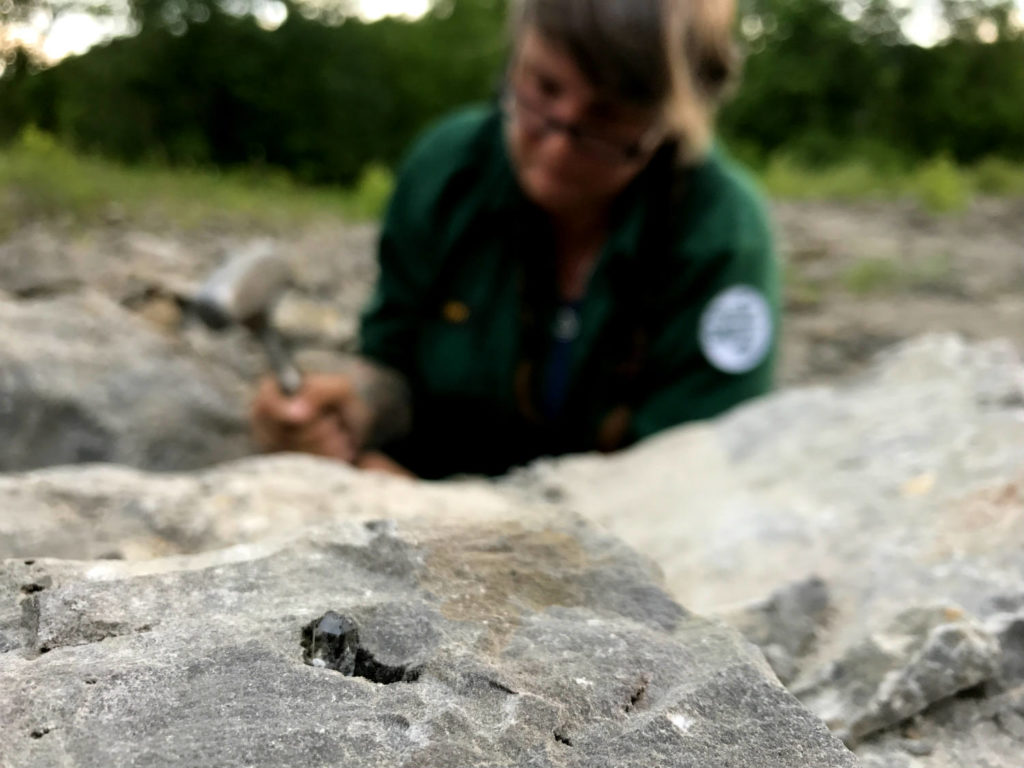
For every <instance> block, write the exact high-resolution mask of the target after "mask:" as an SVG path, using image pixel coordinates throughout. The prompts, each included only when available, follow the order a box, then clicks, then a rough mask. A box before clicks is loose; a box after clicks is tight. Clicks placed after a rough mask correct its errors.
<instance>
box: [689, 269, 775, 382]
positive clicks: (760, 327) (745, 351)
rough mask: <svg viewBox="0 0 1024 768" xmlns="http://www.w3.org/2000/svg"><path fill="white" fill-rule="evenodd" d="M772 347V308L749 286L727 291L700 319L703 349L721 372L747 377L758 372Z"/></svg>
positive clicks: (727, 289)
mask: <svg viewBox="0 0 1024 768" xmlns="http://www.w3.org/2000/svg"><path fill="white" fill-rule="evenodd" d="M771 343H772V311H771V308H770V307H769V306H768V301H767V300H766V299H765V297H764V296H763V295H762V294H761V292H760V291H758V290H757V289H755V288H752V287H750V286H749V285H734V286H732V287H731V288H726V289H725V290H724V291H722V292H721V293H719V294H718V295H717V296H715V298H713V299H712V300H711V301H710V302H709V303H708V305H707V306H706V307H705V308H704V313H703V314H702V315H701V317H700V348H701V350H702V351H703V352H704V357H706V358H707V359H708V362H710V363H711V364H712V365H713V366H715V368H717V369H718V370H720V371H725V372H726V373H746V372H747V371H749V370H751V369H753V368H756V367H757V366H758V365H759V364H760V363H761V361H762V360H764V359H765V357H766V356H767V354H768V350H769V349H770V348H771Z"/></svg>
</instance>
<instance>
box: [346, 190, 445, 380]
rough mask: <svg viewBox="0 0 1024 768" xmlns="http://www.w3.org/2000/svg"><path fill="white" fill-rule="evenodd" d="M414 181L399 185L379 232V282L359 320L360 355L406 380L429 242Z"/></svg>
mask: <svg viewBox="0 0 1024 768" xmlns="http://www.w3.org/2000/svg"><path fill="white" fill-rule="evenodd" d="M421 197H422V194H421V193H418V191H417V189H416V175H415V174H414V173H412V172H403V173H402V174H401V175H400V176H399V179H398V182H397V184H396V187H395V192H394V194H393V195H392V198H391V201H390V203H389V205H388V210H387V213H386V214H385V218H384V222H383V225H382V227H381V235H380V240H379V243H378V251H377V263H378V274H377V282H376V284H375V285H374V289H373V293H372V294H371V296H370V300H369V302H368V303H367V305H366V306H365V308H364V309H363V312H362V314H361V316H360V326H359V350H360V353H361V354H363V355H365V356H366V357H369V358H371V359H373V360H376V361H377V362H380V363H383V364H385V365H389V366H391V367H393V368H395V369H397V370H399V371H401V372H402V373H405V374H406V375H408V374H409V372H410V370H411V366H412V354H413V349H414V340H415V331H416V327H417V324H418V320H419V318H420V316H421V313H422V311H423V304H424V302H425V301H426V293H427V291H428V286H429V285H430V282H431V278H430V271H431V270H430V261H431V260H430V259H429V253H428V249H429V247H430V246H429V244H430V243H431V242H432V240H433V237H432V235H431V232H430V228H429V226H428V222H427V221H426V217H424V216H423V215H421V214H420V212H419V209H420V208H422V207H423V201H422V199H421Z"/></svg>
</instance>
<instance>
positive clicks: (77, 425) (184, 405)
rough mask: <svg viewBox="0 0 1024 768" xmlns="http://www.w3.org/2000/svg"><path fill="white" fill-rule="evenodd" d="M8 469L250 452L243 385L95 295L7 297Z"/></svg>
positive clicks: (2, 422) (175, 461) (197, 462)
mask: <svg viewBox="0 0 1024 768" xmlns="http://www.w3.org/2000/svg"><path fill="white" fill-rule="evenodd" d="M0 326H2V327H3V328H4V334H3V336H2V338H0V470H4V471H12V470H20V469H28V468H32V467H40V466H47V465H52V464H69V463H81V462H100V461H114V462H118V463H123V464H129V465H133V466H138V467H146V468H151V469H161V470H165V469H186V468H192V467H199V466H205V465H208V464H211V463H214V462H217V461H222V460H225V459H229V458H234V457H238V456H243V455H245V454H246V453H248V452H250V451H251V446H250V443H249V439H248V435H247V425H246V421H245V418H244V412H243V409H244V403H245V387H246V384H245V383H244V382H243V381H241V380H240V379H238V378H235V377H233V376H231V375H228V374H226V373H225V372H223V371H219V370H217V369H216V368H215V367H213V366H207V365H202V364H201V363H200V362H199V361H198V360H196V359H194V358H190V357H189V356H188V354H187V349H184V348H182V347H181V346H180V345H176V344H175V343H174V342H172V341H171V340H169V339H167V338H164V337H162V336H160V335H159V334H158V333H156V332H155V331H153V330H150V329H149V328H148V327H147V326H146V325H145V324H144V323H143V322H141V321H140V320H138V319H137V318H136V317H135V316H134V315H132V314H131V313H129V312H127V311H125V310H123V309H121V308H120V307H118V306H117V305H115V304H113V303H111V302H110V301H109V300H108V299H105V298H104V297H102V296H100V295H99V294H90V293H84V294H76V295H71V296H59V297H55V298H45V299H39V300H35V301H18V302H13V301H5V300H2V299H0Z"/></svg>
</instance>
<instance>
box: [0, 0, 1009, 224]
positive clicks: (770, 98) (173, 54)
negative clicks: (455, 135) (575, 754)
mask: <svg viewBox="0 0 1024 768" xmlns="http://www.w3.org/2000/svg"><path fill="white" fill-rule="evenodd" d="M284 2H285V6H286V8H287V10H288V17H287V20H286V21H285V23H284V24H282V25H281V26H280V28H278V29H276V30H274V31H268V30H266V29H263V28H262V27H260V25H259V24H258V23H257V22H256V20H255V18H254V17H253V16H252V15H251V12H252V11H253V9H254V8H257V7H259V6H261V5H265V4H263V3H262V0H260V2H257V0H129V6H130V9H131V14H132V18H133V19H134V20H135V23H136V24H137V25H138V28H139V30H140V31H139V32H138V34H136V35H135V36H134V37H130V38H125V39H121V40H116V41H114V42H112V43H109V44H107V45H104V46H100V47H98V48H95V49H93V50H92V51H90V52H89V53H87V54H86V55H84V56H81V57H77V58H72V59H68V60H66V61H64V62H62V63H60V64H59V65H58V66H56V67H53V68H51V69H48V70H44V71H37V70H38V69H39V65H38V63H37V62H34V61H33V60H32V57H31V56H28V55H27V54H26V53H25V52H24V51H21V52H17V51H12V50H10V49H9V48H8V49H7V50H5V51H0V54H2V55H3V56H4V62H5V63H6V68H5V69H4V70H3V74H2V75H0V144H3V143H4V142H10V141H13V140H14V139H15V137H17V136H18V135H19V133H20V132H21V131H22V130H23V129H24V128H25V127H26V126H29V125H36V126H39V128H41V129H43V130H45V131H47V132H48V133H51V134H53V135H54V136H56V137H58V139H59V141H60V142H61V144H62V145H66V146H69V147H73V148H75V149H76V150H79V151H84V152H86V153H88V154H90V155H101V156H105V157H110V158H116V159H119V160H122V161H127V162H129V163H148V164H157V165H161V164H164V165H173V166H177V167H182V168H186V169H188V168H207V167H211V166H213V167H219V168H224V169H234V170H238V169H244V168H249V167H255V168H259V169H282V170H284V171H286V172H287V173H288V175H289V176H290V177H291V178H294V179H296V180H298V181H300V182H303V183H314V184H335V185H336V184H342V185H351V184H354V183H357V181H358V180H360V179H361V178H363V177H362V176H361V174H362V173H363V169H364V168H367V167H372V168H378V169H379V168H393V167H394V166H395V164H396V163H397V162H398V160H399V158H400V157H401V155H402V153H403V152H404V150H405V148H406V147H407V146H408V144H409V142H410V141H411V140H412V138H413V137H414V136H415V134H416V133H417V132H418V131H420V130H422V128H423V127H424V126H425V125H426V124H427V123H428V122H430V121H431V120H433V119H435V118H436V117H438V116H440V115H441V114H442V113H444V112H445V111H447V110H450V109H452V108H454V107H455V106H457V105H460V104H464V103H466V102H469V101H479V100H484V99H487V98H489V97H491V96H492V95H493V93H494V91H495V89H496V86H497V85H498V83H499V79H500V76H501V72H502V65H503V62H504V57H505V43H504V20H505V14H506V5H507V2H508V0H435V4H434V7H433V10H432V11H431V12H430V13H429V14H427V15H426V16H425V17H424V18H423V19H421V20H418V21H416V22H408V21H400V20H395V19H386V20H383V21H380V22H376V23H373V24H367V23H362V22H360V21H358V20H357V19H355V18H350V17H346V15H345V13H344V10H345V8H346V4H345V0H335V1H334V2H333V3H332V2H331V0H328V2H325V3H321V2H317V3H313V2H311V1H308V0H284ZM740 6H741V21H740V25H739V28H740V33H741V38H742V41H743V44H744V46H745V48H746V63H745V72H744V78H743V83H742V87H741V88H740V89H739V91H738V94H737V95H736V97H735V98H734V99H733V100H732V102H731V103H729V104H727V105H726V106H725V107H724V109H723V110H722V112H721V116H720V133H721V135H722V136H723V139H724V140H725V143H726V144H728V145H729V146H731V147H733V148H734V150H735V153H736V154H737V156H738V157H740V158H741V159H743V160H746V161H749V162H751V163H753V164H754V165H755V166H757V167H760V168H761V170H762V171H763V175H764V177H765V179H766V182H767V184H768V186H769V188H770V189H772V190H773V191H775V192H776V193H779V194H782V195H785V196H792V197H832V198H843V199H849V198H856V197H864V196H872V197H895V196H901V195H914V196H917V197H919V198H920V199H921V200H922V202H923V204H924V205H926V206H927V207H928V208H929V209H930V210H934V211H951V210H957V209H958V208H960V207H962V206H963V205H965V204H966V203H967V201H969V198H970V196H971V194H972V193H982V194H1024V191H1022V190H1024V181H1022V180H1021V175H1020V172H1019V168H1020V166H1019V164H1020V163H1022V162H1024V109H1022V107H1021V105H1022V104H1024V31H1022V30H1021V28H1020V27H1019V26H1015V25H1014V24H1013V23H1012V22H1011V16H1010V9H1011V8H1012V0H943V2H942V3H941V6H942V12H943V13H944V15H945V18H946V20H947V22H948V24H949V26H950V29H951V35H950V37H949V38H948V39H947V40H945V41H942V42H941V43H940V44H938V45H935V46H933V47H931V48H921V47H918V46H915V45H911V44H909V42H908V41H907V40H906V39H905V37H904V36H903V33H902V31H901V21H902V19H903V17H904V16H905V13H906V11H905V7H907V6H906V3H897V2H896V0H854V1H853V2H850V1H849V0H741V3H740ZM4 7H9V8H10V9H11V10H9V11H7V12H4V11H3V8H4ZM80 7H92V8H94V9H95V12H97V13H110V12H111V9H112V8H114V7H115V6H114V5H113V4H112V3H111V2H109V0H10V2H8V3H7V5H6V6H5V5H4V3H3V2H2V0H0V22H2V21H3V20H5V19H15V18H24V17H25V14H27V13H30V12H34V11H37V10H42V11H45V12H48V13H51V15H53V14H56V13H59V12H60V11H61V10H62V9H64V10H66V9H71V8H80ZM348 7H351V6H350V5H349V6H348ZM227 8H230V9H231V10H230V12H229V11H228V10H226V9H227ZM4 13H7V15H6V16H5V15H4ZM936 158H938V159H936ZM971 164H974V166H973V170H970V171H967V170H965V168H966V166H969V165H971ZM368 173H369V175H368V176H367V177H365V179H364V181H359V184H360V185H364V184H366V185H369V187H370V188H374V189H378V190H381V189H384V188H385V187H386V185H384V184H381V183H378V182H375V181H372V180H373V179H374V178H377V179H379V180H380V179H383V176H380V175H379V171H370V172H368ZM374 174H378V175H377V176H374ZM375 184H376V186H374V185H375ZM69 194H70V193H69ZM365 194H367V195H368V196H369V197H370V198H372V197H373V194H374V193H372V192H370V191H367V192H366V193H365Z"/></svg>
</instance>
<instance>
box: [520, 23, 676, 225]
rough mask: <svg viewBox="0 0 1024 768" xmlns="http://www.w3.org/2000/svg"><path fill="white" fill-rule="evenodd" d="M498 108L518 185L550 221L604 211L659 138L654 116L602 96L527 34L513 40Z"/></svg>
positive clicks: (565, 58)
mask: <svg viewBox="0 0 1024 768" xmlns="http://www.w3.org/2000/svg"><path fill="white" fill-rule="evenodd" d="M505 109H506V111H507V114H508V115H509V119H508V124H507V137H508V146H509V154H510V156H511V158H512V163H513V166H514V169H515V173H516V176H517V178H518V180H519V184H520V186H521V187H522V188H523V191H524V192H525V193H526V195H527V197H529V198H530V199H531V200H532V201H533V202H534V203H536V204H537V205H539V206H540V207H541V208H543V209H544V210H546V211H547V212H548V213H550V214H552V215H555V216H573V215H579V214H582V215H586V214H587V213H588V212H595V211H599V210H601V209H603V208H604V207H606V206H607V205H608V204H609V203H610V202H611V201H612V200H613V199H614V198H615V196H616V195H618V194H619V193H620V192H621V191H622V190H623V189H625V188H626V186H627V185H628V184H629V182H631V181H632V180H633V179H634V178H635V177H636V175H637V174H638V173H639V172H640V171H641V170H642V169H643V167H644V166H645V165H646V164H647V161H648V160H649V159H650V157H651V155H652V154H653V152H654V149H655V148H656V146H657V144H658V142H659V141H660V138H661V135H660V133H659V131H658V128H657V124H656V119H655V112H654V110H650V109H644V108H641V107H637V106H633V105H629V104H624V103H622V102H619V101H615V100H612V99H608V98H606V97H604V96H603V95H602V94H601V93H599V92H598V91H596V90H595V89H594V87H593V86H592V85H591V84H590V83H589V82H588V81H587V79H586V78H585V77H584V75H583V73H582V72H580V70H579V68H578V67H577V66H576V64H575V62H574V61H573V60H572V58H570V56H569V54H568V53H567V52H566V51H565V50H564V49H563V48H562V47H561V46H558V45H556V44H554V43H551V42H549V41H548V40H546V39H545V38H544V37H542V36H541V35H540V34H539V33H537V32H536V31H534V30H531V29H527V30H526V31H525V32H524V33H523V34H522V36H521V38H520V40H519V45H518V48H517V50H516V53H515V58H514V60H513V64H512V69H511V72H510V75H509V83H508V91H507V93H506V95H505Z"/></svg>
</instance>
